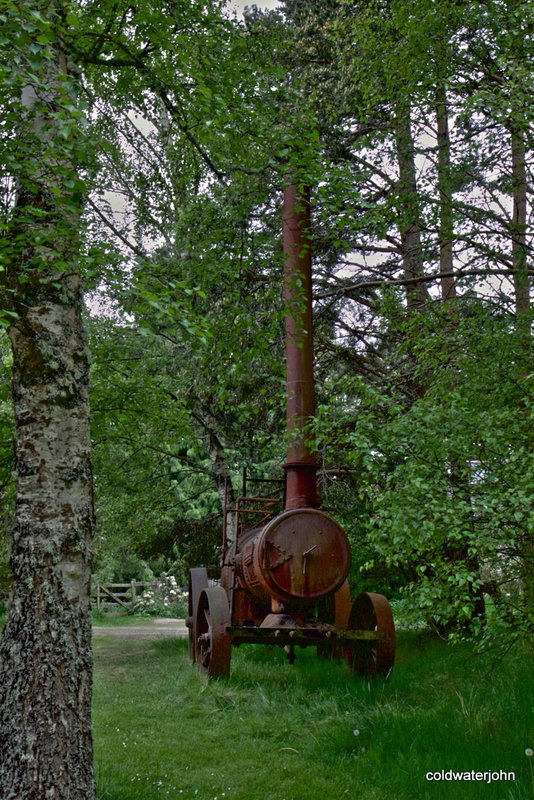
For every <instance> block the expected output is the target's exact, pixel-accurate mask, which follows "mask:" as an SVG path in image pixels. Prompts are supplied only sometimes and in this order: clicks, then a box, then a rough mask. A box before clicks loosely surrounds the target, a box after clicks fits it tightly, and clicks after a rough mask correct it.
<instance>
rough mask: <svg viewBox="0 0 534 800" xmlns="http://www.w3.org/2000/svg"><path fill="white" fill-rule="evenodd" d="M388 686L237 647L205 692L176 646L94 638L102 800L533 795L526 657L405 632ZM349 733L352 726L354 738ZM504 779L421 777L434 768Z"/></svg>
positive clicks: (336, 668)
mask: <svg viewBox="0 0 534 800" xmlns="http://www.w3.org/2000/svg"><path fill="white" fill-rule="evenodd" d="M399 638H400V646H399V652H398V660H397V666H396V668H395V670H394V672H393V675H392V676H391V679H390V680H389V681H388V682H384V681H378V682H376V683H368V682H366V681H362V680H358V679H354V678H350V677H349V676H348V674H347V672H346V670H345V668H344V666H342V665H337V664H331V663H325V662H319V661H317V660H316V658H315V654H314V653H313V652H312V651H311V650H306V651H298V657H297V662H296V663H295V664H294V665H293V666H290V665H289V664H288V663H287V662H286V660H285V658H284V655H283V652H282V651H281V650H270V649H268V648H266V647H262V646H256V647H253V646H248V645H245V646H243V647H241V648H239V649H237V648H234V649H233V651H232V672H231V675H230V677H229V678H228V679H227V680H221V681H215V682H212V683H210V684H208V683H207V682H206V681H205V679H204V678H203V677H202V676H199V675H198V674H197V672H196V671H195V670H194V669H193V668H192V667H191V666H190V665H189V659H188V655H187V643H186V642H185V641H184V640H155V641H146V640H144V641H131V640H130V641H123V640H118V639H117V640H115V639H113V640H110V639H109V638H105V637H101V638H99V637H98V633H96V634H95V638H94V642H95V657H96V669H95V691H94V716H93V719H94V735H95V756H96V771H97V785H98V792H99V795H98V796H99V800H156V798H157V799H158V800H164V798H170V800H181V799H182V798H183V800H215V798H217V800H230V798H232V799H234V800H330V798H336V800H337V798H343V797H345V796H346V797H348V798H355V797H358V798H363V800H404V799H405V800H420V799H421V800H426V798H432V800H446V799H447V798H451V799H452V798H454V800H458V798H460V799H461V800H463V798H467V799H470V798H484V800H493V799H494V800H523V799H524V800H526V799H527V798H530V800H533V798H534V795H533V787H532V781H531V774H530V762H529V759H528V758H527V757H526V756H525V754H524V751H525V748H526V747H534V724H533V723H534V715H533V695H534V690H533V687H534V680H533V678H534V666H533V659H532V651H528V649H527V648H524V650H523V652H521V653H517V652H516V653H515V654H514V655H513V656H511V655H509V656H508V657H507V658H506V659H504V660H502V661H500V662H497V663H492V662H491V660H489V659H488V657H484V659H485V660H483V657H481V656H478V655H474V654H473V653H472V651H471V649H470V648H469V647H468V646H467V645H457V646H455V647H451V646H448V647H447V646H445V645H443V643H441V642H439V641H437V640H434V639H429V638H428V637H426V636H423V635H421V634H413V633H405V634H403V635H401V636H400V637H399ZM354 731H358V735H355V733H354ZM442 769H443V770H449V769H454V770H459V771H471V770H475V771H480V772H484V771H495V770H497V771H499V770H506V771H513V772H515V778H516V779H515V781H508V782H504V781H503V782H493V783H491V784H488V783H486V782H475V781H474V782H462V783H456V782H445V781H440V782H438V781H436V782H428V781H426V779H425V774H426V773H427V772H429V771H432V772H435V771H440V770H442Z"/></svg>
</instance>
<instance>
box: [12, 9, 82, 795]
mask: <svg viewBox="0 0 534 800" xmlns="http://www.w3.org/2000/svg"><path fill="white" fill-rule="evenodd" d="M57 11H58V10H57V7H54V4H53V3H52V4H49V5H48V6H47V7H46V10H45V11H44V12H42V13H47V14H48V15H49V17H48V19H49V20H50V29H51V30H54V29H55V26H56V24H57V19H58V17H57ZM41 74H42V82H41V83H39V84H33V83H32V78H31V77H29V78H28V83H27V85H26V87H25V89H24V91H23V95H22V98H21V117H22V122H21V126H20V131H19V135H20V143H19V144H18V145H17V146H18V147H19V150H18V151H16V152H17V153H18V156H17V157H18V159H19V171H18V180H19V182H18V192H17V197H16V202H15V206H14V208H13V209H12V212H11V223H10V225H11V231H10V235H11V240H12V241H13V243H14V244H13V246H12V249H11V259H10V262H9V264H8V266H7V270H6V273H5V279H4V281H5V282H4V287H3V288H4V291H3V305H4V308H6V307H9V308H10V309H11V311H12V312H16V314H17V315H18V318H17V319H16V320H15V321H14V322H13V324H12V325H11V326H10V328H9V329H8V334H9V338H10V341H11V346H12V350H13V402H14V410H15V430H16V433H15V469H16V476H17V488H16V511H15V522H14V527H13V531H12V547H11V571H12V577H13V584H12V596H11V600H10V605H9V609H8V616H7V622H6V626H5V628H4V631H3V634H2V639H1V642H0V659H1V664H0V797H1V798H2V800H92V799H93V798H94V796H95V788H94V779H93V767H92V734H91V717H90V713H91V686H92V653H91V617H90V578H91V537H92V531H93V495H92V470H91V455H90V432H89V403H88V382H89V355H88V351H87V348H86V344H85V338H84V332H83V326H82V318H81V306H82V299H81V289H80V280H79V277H78V274H77V264H76V262H77V253H78V249H79V243H78V229H79V210H80V209H79V205H80V200H79V199H76V198H75V197H74V196H73V195H72V194H71V195H69V194H68V190H67V189H66V188H64V187H65V185H70V184H72V182H73V180H74V179H75V178H76V170H75V168H74V166H73V165H72V162H71V160H70V156H69V154H70V153H72V152H73V150H72V147H71V145H72V137H73V136H75V125H74V124H72V123H73V120H72V118H71V117H70V111H69V110H68V108H69V105H68V104H70V105H72V95H67V90H66V84H67V76H66V68H65V57H64V54H63V53H62V52H61V47H60V45H59V44H58V46H57V48H56V50H55V54H54V57H53V58H51V57H49V56H47V55H46V54H45V55H43V56H42V73H41ZM43 87H46V88H43ZM51 152H54V158H53V159H52V158H51V156H50V153H51Z"/></svg>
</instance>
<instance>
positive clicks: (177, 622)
mask: <svg viewBox="0 0 534 800" xmlns="http://www.w3.org/2000/svg"><path fill="white" fill-rule="evenodd" d="M187 633H188V631H187V628H186V626H185V620H184V619H155V620H153V621H152V622H150V623H147V624H146V625H93V635H94V636H115V637H117V638H118V639H169V638H171V639H172V638H181V637H184V636H187Z"/></svg>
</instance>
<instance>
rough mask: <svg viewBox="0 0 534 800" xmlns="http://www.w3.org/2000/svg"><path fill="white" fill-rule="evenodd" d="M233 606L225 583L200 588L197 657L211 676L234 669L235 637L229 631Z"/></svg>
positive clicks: (200, 667) (197, 660) (215, 676)
mask: <svg viewBox="0 0 534 800" xmlns="http://www.w3.org/2000/svg"><path fill="white" fill-rule="evenodd" d="M229 624H230V609H229V607H228V600H227V598H226V592H225V591H224V589H223V588H222V587H221V586H214V587H212V588H209V589H203V590H202V591H201V592H200V595H199V598H198V604H197V611H196V616H195V637H196V638H195V661H196V663H197V666H198V668H199V669H200V671H201V672H204V673H205V674H206V675H207V676H208V678H218V677H222V676H224V675H228V673H229V672H230V655H231V641H230V637H229V636H228V634H227V633H226V628H227V626H228V625H229Z"/></svg>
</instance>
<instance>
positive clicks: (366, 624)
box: [345, 592, 395, 678]
mask: <svg viewBox="0 0 534 800" xmlns="http://www.w3.org/2000/svg"><path fill="white" fill-rule="evenodd" d="M348 627H349V629H353V630H365V631H378V632H381V633H382V632H384V633H389V638H387V639H379V640H377V641H366V640H362V641H360V642H357V643H356V644H355V645H354V647H352V648H350V649H347V650H346V651H345V659H346V661H347V663H348V665H349V669H350V670H351V671H352V672H353V673H354V674H356V675H362V676H367V677H370V678H372V677H373V676H375V675H387V674H388V673H389V672H390V670H391V669H392V668H393V664H394V662H395V624H394V622H393V614H392V613H391V606H390V605H389V603H388V601H387V599H386V598H385V597H384V595H383V594H375V593H374V592H362V593H361V594H359V595H358V597H357V598H356V600H355V601H354V603H353V605H352V609H351V612H350V617H349V625H348Z"/></svg>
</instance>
